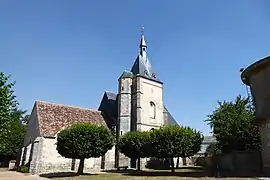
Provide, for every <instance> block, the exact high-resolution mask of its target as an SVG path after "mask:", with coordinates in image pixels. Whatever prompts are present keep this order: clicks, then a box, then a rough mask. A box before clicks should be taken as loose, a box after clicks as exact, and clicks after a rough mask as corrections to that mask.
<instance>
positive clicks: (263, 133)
mask: <svg viewBox="0 0 270 180" xmlns="http://www.w3.org/2000/svg"><path fill="white" fill-rule="evenodd" d="M250 88H251V93H252V96H253V99H254V101H255V108H256V117H257V118H261V119H264V121H261V122H259V131H260V137H261V142H262V153H261V155H262V162H263V167H264V168H265V169H269V170H270V68H267V69H264V70H262V71H260V72H259V73H257V74H254V75H252V76H251V78H250Z"/></svg>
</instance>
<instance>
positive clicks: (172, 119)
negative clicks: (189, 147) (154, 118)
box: [164, 107, 179, 125]
mask: <svg viewBox="0 0 270 180" xmlns="http://www.w3.org/2000/svg"><path fill="white" fill-rule="evenodd" d="M164 109H165V111H166V112H167V116H168V119H167V124H172V125H173V124H174V125H179V124H178V122H177V121H176V120H175V119H174V118H173V116H172V115H171V113H170V112H169V111H168V109H167V108H166V107H164Z"/></svg>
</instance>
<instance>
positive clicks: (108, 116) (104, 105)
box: [98, 91, 118, 128]
mask: <svg viewBox="0 0 270 180" xmlns="http://www.w3.org/2000/svg"><path fill="white" fill-rule="evenodd" d="M98 110H99V111H102V112H103V115H104V117H105V121H106V123H107V125H108V127H109V128H112V127H113V126H116V119H117V113H118V108H117V94H115V93H113V92H108V91H106V92H105V93H104V95H103V97H102V100H101V103H100V105H99V108H98Z"/></svg>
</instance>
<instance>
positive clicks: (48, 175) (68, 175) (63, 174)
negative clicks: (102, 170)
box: [39, 172, 96, 178]
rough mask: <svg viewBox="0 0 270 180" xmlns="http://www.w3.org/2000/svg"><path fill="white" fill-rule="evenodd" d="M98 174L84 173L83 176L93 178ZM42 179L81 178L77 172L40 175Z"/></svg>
mask: <svg viewBox="0 0 270 180" xmlns="http://www.w3.org/2000/svg"><path fill="white" fill-rule="evenodd" d="M93 175H96V174H90V173H83V175H81V176H93ZM39 176H40V177H45V178H60V177H75V176H79V175H78V174H77V173H75V172H56V173H48V174H40V175H39Z"/></svg>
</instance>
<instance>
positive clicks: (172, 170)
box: [171, 157, 175, 172]
mask: <svg viewBox="0 0 270 180" xmlns="http://www.w3.org/2000/svg"><path fill="white" fill-rule="evenodd" d="M171 172H175V169H174V160H173V157H172V158H171Z"/></svg>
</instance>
